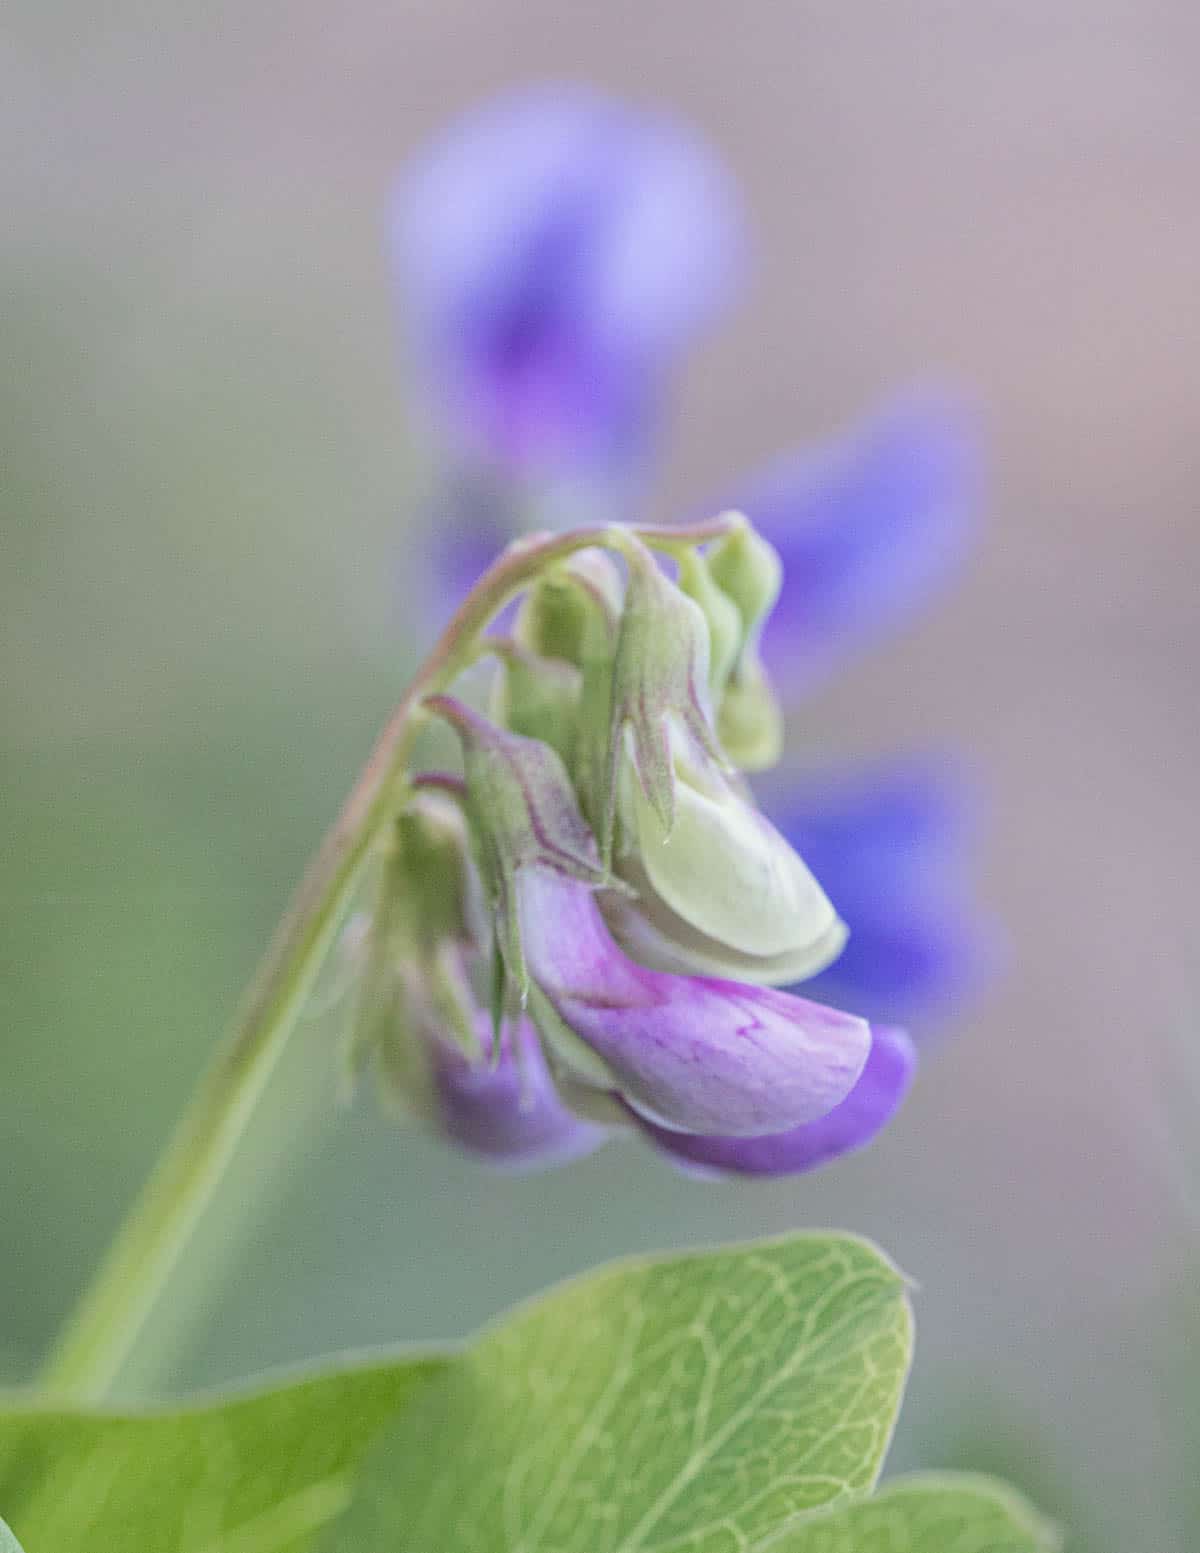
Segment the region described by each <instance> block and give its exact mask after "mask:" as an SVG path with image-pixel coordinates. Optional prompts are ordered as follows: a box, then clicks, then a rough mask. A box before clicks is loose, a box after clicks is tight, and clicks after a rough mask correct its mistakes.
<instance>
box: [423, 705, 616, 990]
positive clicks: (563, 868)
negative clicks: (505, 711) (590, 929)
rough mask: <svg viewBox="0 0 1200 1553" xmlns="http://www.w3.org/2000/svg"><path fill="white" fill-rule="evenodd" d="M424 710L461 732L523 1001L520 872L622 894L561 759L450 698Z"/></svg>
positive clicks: (470, 798)
mask: <svg viewBox="0 0 1200 1553" xmlns="http://www.w3.org/2000/svg"><path fill="white" fill-rule="evenodd" d="M423 704H424V706H425V707H426V709H427V710H428V711H430V712H433V713H435V714H436V715H437V716H439V717H441V718H444V719H445V721H446V722H448V723H449V724H450V726H451V727H452V728H453V729H454V731H455V732H456V733H457V734H458V736H459V739H460V740H461V742H462V748H463V764H464V767H465V773H466V805H467V814H468V817H469V819H470V823H471V832H472V835H473V837H474V840H475V846H476V852H477V855H478V858H479V864H480V869H481V872H482V874H483V880H484V885H485V887H486V889H487V892H488V896H489V901H490V904H491V906H492V908H493V910H494V911H495V913H496V932H497V935H498V941H499V946H500V950H501V953H502V955H503V957H504V965H505V968H506V969H507V972H508V974H509V976H510V977H511V978H512V980H513V982H514V984H515V986H516V989H517V992H518V994H519V996H520V999H521V1001H522V1002H524V1000H525V999H526V998H527V997H528V993H529V975H528V971H527V968H526V961H525V954H524V949H523V938H522V925H521V920H520V917H519V914H518V910H517V890H516V884H517V879H518V875H519V873H520V872H521V871H522V870H526V869H529V868H532V867H534V866H541V867H545V868H550V869H554V870H556V871H557V872H559V873H561V874H564V875H566V876H568V877H570V878H572V879H574V880H577V881H580V882H582V884H583V885H584V887H585V888H588V889H596V888H598V887H600V886H601V885H607V886H610V887H612V888H619V886H617V885H616V883H615V881H614V880H613V879H612V876H611V874H610V872H609V870H608V869H607V868H606V867H605V866H604V864H603V863H602V862H601V859H600V853H599V851H598V849H597V846H596V841H595V838H594V836H593V835H592V832H591V830H590V829H589V828H588V825H587V822H586V821H585V819H584V818H583V815H582V814H581V813H580V812H579V805H578V803H577V801H576V799H575V794H574V790H573V789H572V786H571V779H570V777H569V776H568V774H567V770H566V767H565V766H564V765H563V762H562V759H561V757H560V756H559V755H558V754H557V753H556V752H555V751H554V750H553V749H552V748H551V747H550V746H549V745H548V744H544V743H542V742H541V741H540V740H538V739H529V738H523V737H521V736H520V735H519V734H515V733H509V732H508V731H507V730H506V729H504V728H499V727H497V726H496V724H495V723H493V722H490V721H489V720H488V719H487V718H486V717H483V716H481V715H480V714H479V713H478V712H476V711H474V710H473V709H472V708H471V707H469V706H467V705H465V703H463V702H462V701H459V700H457V699H456V698H455V697H453V696H444V695H436V696H429V697H427V698H426V700H425V702H424V703H423Z"/></svg>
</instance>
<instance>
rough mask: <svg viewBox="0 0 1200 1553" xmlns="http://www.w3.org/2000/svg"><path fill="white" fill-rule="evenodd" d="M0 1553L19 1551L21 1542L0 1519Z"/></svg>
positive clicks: (16, 1552) (18, 1552) (17, 1552)
mask: <svg viewBox="0 0 1200 1553" xmlns="http://www.w3.org/2000/svg"><path fill="white" fill-rule="evenodd" d="M0 1553H21V1544H20V1543H19V1542H18V1541H17V1539H16V1538H15V1537H14V1536H13V1534H12V1532H11V1531H9V1529H8V1527H7V1526H6V1525H5V1523H4V1522H3V1521H0Z"/></svg>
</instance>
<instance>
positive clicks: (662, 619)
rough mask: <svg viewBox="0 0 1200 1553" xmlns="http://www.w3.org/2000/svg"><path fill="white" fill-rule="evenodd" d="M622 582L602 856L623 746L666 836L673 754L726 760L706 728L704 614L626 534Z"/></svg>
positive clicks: (607, 848)
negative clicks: (683, 749) (685, 750)
mask: <svg viewBox="0 0 1200 1553" xmlns="http://www.w3.org/2000/svg"><path fill="white" fill-rule="evenodd" d="M626 556H627V559H628V563H629V579H628V582H627V583H626V587H625V607H624V610H623V612H622V615H621V632H620V636H619V637H618V639H617V652H616V658H615V660H614V662H613V673H612V710H611V714H610V718H609V730H608V760H607V771H606V777H605V783H606V785H605V795H604V796H605V811H604V830H603V840H604V854H605V856H606V857H607V856H609V855H610V853H611V849H612V837H613V823H614V819H615V812H616V802H617V783H618V780H619V777H620V769H621V764H622V758H623V756H624V754H625V751H626V748H627V746H628V747H629V748H630V750H631V753H632V759H633V765H634V769H635V770H636V772H637V778H638V782H639V784H640V786H641V790H642V792H643V794H644V795H645V797H646V800H647V801H648V802H649V804H650V805H651V807H652V808H653V809H654V811H655V813H656V814H657V816H658V818H659V821H660V823H661V825H662V828H663V830H664V832H666V833H667V834H670V831H671V827H672V825H673V824H674V820H675V754H676V749H677V747H678V746H679V745H681V744H686V745H689V746H691V748H692V749H693V751H694V754H695V758H697V759H705V758H707V760H708V761H709V762H711V763H712V765H713V766H714V767H716V768H718V769H719V768H721V767H723V766H724V764H725V758H724V755H723V754H722V752H721V748H720V746H719V744H718V743H717V737H716V734H715V732H714V730H713V721H712V703H711V698H710V696H709V686H708V679H709V639H708V625H707V622H706V620H705V617H704V611H703V610H702V609H701V608H700V606H699V605H698V604H697V603H696V602H695V600H694V599H691V598H688V597H687V595H686V594H684V593H682V592H681V591H680V589H679V588H677V587H676V586H675V584H674V583H673V582H672V581H671V580H670V579H669V578H668V577H666V576H665V575H664V574H663V572H662V571H661V570H660V569H659V567H658V565H657V563H656V562H655V560H654V557H653V556H652V555H651V553H650V551H649V550H648V549H647V548H646V547H645V545H643V544H641V543H640V542H639V541H638V540H636V539H633V538H632V537H631V538H630V539H629V542H628V545H627V549H626Z"/></svg>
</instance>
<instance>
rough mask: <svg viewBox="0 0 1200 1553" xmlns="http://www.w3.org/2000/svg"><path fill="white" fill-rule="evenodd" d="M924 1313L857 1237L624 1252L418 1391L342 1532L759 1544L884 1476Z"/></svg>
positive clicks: (413, 1547)
mask: <svg viewBox="0 0 1200 1553" xmlns="http://www.w3.org/2000/svg"><path fill="white" fill-rule="evenodd" d="M909 1322H910V1318H909V1313H908V1307H907V1301H906V1299H905V1293H904V1284H903V1280H902V1279H901V1278H900V1276H899V1274H897V1272H896V1271H895V1269H894V1268H892V1267H891V1266H889V1265H888V1264H887V1263H886V1262H885V1261H884V1260H883V1259H882V1258H881V1257H880V1256H879V1255H878V1253H876V1252H875V1251H873V1250H872V1249H871V1248H870V1247H869V1246H867V1245H865V1244H863V1243H862V1242H859V1241H855V1240H852V1239H844V1238H841V1237H838V1236H796V1237H793V1238H791V1239H788V1240H784V1241H779V1242H775V1243H770V1242H768V1243H765V1244H763V1245H760V1246H757V1247H747V1248H744V1249H741V1250H735V1251H718V1252H709V1253H701V1254H697V1255H694V1256H690V1257H681V1258H667V1259H649V1260H647V1261H645V1262H632V1263H628V1264H625V1265H621V1264H618V1265H617V1266H616V1267H614V1268H612V1269H609V1270H607V1271H602V1272H600V1273H598V1274H594V1275H592V1276H590V1277H587V1278H584V1279H581V1280H579V1281H578V1282H575V1283H572V1284H568V1285H566V1286H565V1287H564V1288H562V1289H559V1290H557V1291H555V1292H554V1293H552V1294H550V1295H548V1296H547V1297H545V1298H544V1299H541V1300H538V1301H535V1302H534V1303H533V1304H532V1305H530V1306H528V1307H526V1308H525V1309H524V1310H519V1311H518V1312H517V1313H516V1314H515V1315H514V1316H512V1317H510V1318H509V1319H508V1320H506V1321H504V1322H502V1323H501V1324H500V1325H499V1326H498V1327H497V1328H496V1329H495V1330H494V1331H492V1332H490V1333H488V1334H486V1335H485V1336H484V1337H483V1338H482V1339H481V1340H480V1342H479V1343H478V1344H477V1345H476V1346H475V1347H474V1348H473V1349H472V1350H471V1352H470V1354H469V1355H468V1356H467V1358H466V1359H465V1360H464V1361H463V1362H462V1363H460V1364H459V1365H457V1366H456V1367H455V1368H454V1369H453V1370H452V1371H450V1372H449V1373H448V1374H447V1375H446V1377H445V1379H444V1381H443V1382H441V1383H439V1384H437V1385H435V1386H434V1387H432V1388H431V1389H430V1390H429V1391H428V1392H426V1393H425V1395H424V1396H423V1397H420V1398H418V1399H417V1401H416V1404H415V1405H414V1406H413V1407H411V1408H409V1409H408V1410H406V1412H405V1413H404V1414H403V1415H402V1416H401V1418H400V1420H399V1423H398V1425H397V1428H396V1430H395V1431H394V1432H393V1433H392V1434H391V1435H390V1437H389V1438H388V1440H387V1441H386V1442H385V1444H384V1445H383V1446H382V1447H381V1448H380V1450H379V1451H378V1453H377V1454H376V1456H375V1458H374V1459H373V1461H372V1462H371V1464H370V1466H369V1467H368V1469H367V1472H366V1475H365V1478H364V1484H363V1488H362V1490H361V1493H360V1496H359V1498H358V1499H357V1500H356V1502H355V1504H354V1505H353V1506H352V1508H351V1510H350V1512H349V1514H348V1516H347V1518H346V1523H345V1525H344V1526H339V1528H338V1531H337V1533H336V1535H334V1536H333V1538H332V1539H331V1542H330V1544H329V1548H328V1553H376V1550H377V1549H378V1548H380V1547H381V1546H387V1547H389V1548H390V1549H394V1550H395V1553H426V1550H427V1549H429V1548H432V1547H437V1548H438V1550H439V1553H467V1550H469V1549H478V1548H481V1547H486V1548H488V1549H489V1550H495V1553H516V1550H518V1549H523V1550H525V1553H541V1550H544V1553H550V1550H551V1549H553V1550H554V1553H576V1550H578V1553H610V1550H611V1553H618V1550H628V1553H632V1550H634V1549H636V1548H641V1549H650V1548H660V1547H661V1548H666V1547H671V1546H675V1545H685V1546H687V1547H689V1548H694V1549H695V1550H696V1553H707V1550H713V1553H715V1550H717V1549H719V1548H724V1547H727V1546H729V1545H731V1544H733V1543H736V1544H737V1545H739V1546H750V1545H753V1544H757V1543H758V1542H759V1541H760V1540H765V1539H766V1538H767V1536H768V1535H769V1534H771V1533H773V1532H777V1531H778V1530H779V1529H780V1528H781V1527H782V1526H783V1525H785V1524H786V1523H787V1522H788V1521H789V1520H791V1519H792V1518H794V1517H796V1516H798V1515H800V1514H802V1513H804V1512H809V1511H812V1510H813V1509H815V1508H817V1507H819V1506H827V1505H834V1504H839V1503H843V1502H846V1501H848V1500H852V1499H854V1498H857V1497H861V1495H863V1494H864V1493H866V1492H868V1491H869V1490H870V1489H871V1487H872V1486H873V1485H874V1482H875V1479H876V1477H877V1476H878V1473H879V1469H880V1466H881V1464H882V1460H883V1453H884V1451H885V1450H886V1448H887V1444H888V1441H889V1439H890V1437H891V1431H892V1423H893V1420H894V1417H895V1413H896V1410H897V1408H898V1406H899V1402H900V1395H901V1391H902V1389H903V1385H904V1380H905V1376H906V1374H907V1370H908V1361H909V1347H910V1327H909ZM431 1455H432V1456H435V1457H436V1459H437V1460H438V1463H439V1468H438V1471H437V1472H436V1473H431V1472H430V1470H429V1460H430V1457H431ZM35 1553H36V1550H35Z"/></svg>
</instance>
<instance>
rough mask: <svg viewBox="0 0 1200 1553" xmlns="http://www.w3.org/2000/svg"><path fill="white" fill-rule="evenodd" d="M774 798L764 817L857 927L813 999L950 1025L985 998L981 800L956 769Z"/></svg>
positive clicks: (797, 784) (900, 772)
mask: <svg viewBox="0 0 1200 1553" xmlns="http://www.w3.org/2000/svg"><path fill="white" fill-rule="evenodd" d="M773 791H774V800H775V801H774V802H772V799H771V796H768V797H767V800H766V801H767V807H768V808H769V809H770V810H771V811H772V814H773V817H774V819H775V821H776V823H777V824H778V826H779V828H780V829H781V830H782V831H783V833H784V835H786V836H787V838H788V840H789V841H790V842H791V843H792V845H793V846H794V847H795V848H796V849H797V851H798V852H800V853H801V855H802V856H803V857H804V859H805V860H806V862H807V863H808V864H809V866H810V867H811V868H812V870H813V872H814V873H815V874H816V876H817V878H819V879H820V881H821V883H822V885H823V886H824V888H825V890H826V892H827V893H828V895H829V897H830V899H831V900H832V901H833V903H834V906H835V907H836V908H837V911H838V913H839V915H840V916H841V917H842V918H843V919H844V921H845V922H846V924H847V926H848V927H849V929H850V938H849V941H848V943H847V945H846V948H845V949H844V950H843V951H842V953H841V955H840V956H839V958H838V959H837V960H835V961H834V963H833V964H832V965H830V966H829V967H828V969H827V970H825V971H823V972H822V973H821V974H820V975H818V976H817V977H816V978H814V980H813V981H811V982H807V983H806V984H805V991H806V993H807V992H816V993H818V994H819V995H820V996H821V997H823V998H825V997H828V998H834V999H836V1000H837V1001H839V1002H842V1003H845V1004H847V1005H848V1006H849V1007H851V1008H853V1009H856V1010H857V1011H858V1012H860V1013H862V1014H864V1015H866V1016H867V1017H868V1018H871V1019H884V1018H886V1019H898V1020H902V1021H905V1022H910V1021H914V1020H916V1021H926V1020H929V1019H931V1018H935V1017H937V1016H938V1015H944V1014H945V1013H947V1012H948V1011H949V1010H950V1009H952V1008H953V1007H954V1006H956V1005H957V1004H959V1003H961V1002H962V1001H963V1000H964V999H965V998H967V997H968V996H969V995H970V994H971V993H972V992H974V991H975V990H977V988H978V986H979V985H980V983H981V981H982V980H983V979H984V978H985V977H986V975H987V972H988V971H989V970H990V968H991V967H992V965H993V963H994V960H995V957H996V935H995V933H994V931H993V930H992V929H991V927H990V925H988V924H987V923H985V922H984V921H982V920H981V918H980V916H979V914H978V912H977V910H976V909H975V906H974V903H973V900H972V891H971V887H970V879H969V873H970V870H969V866H968V858H969V849H970V843H971V840H972V837H973V833H974V830H975V823H974V822H975V808H976V803H975V794H974V792H973V790H972V787H971V785H970V783H969V782H968V780H967V778H966V776H965V774H964V773H963V772H962V771H961V770H960V769H959V768H958V767H957V766H956V765H955V764H954V763H953V762H950V761H945V760H939V759H935V758H933V757H927V758H924V759H916V758H909V759H907V760H894V761H891V762H888V763H885V764H879V765H875V766H846V767H843V768H841V769H840V770H838V771H834V772H830V773H827V774H826V775H825V776H824V777H820V778H815V777H809V778H807V779H801V780H799V781H796V780H794V779H793V780H792V781H791V782H790V783H789V784H788V785H787V786H786V787H785V786H784V785H783V784H782V783H778V782H777V783H776V784H775V786H774V790H773Z"/></svg>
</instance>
